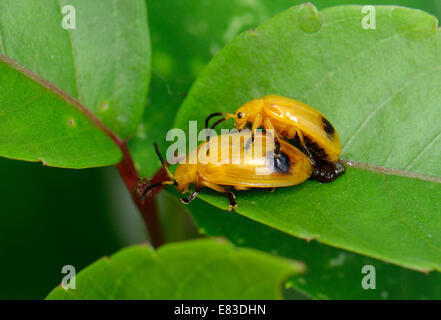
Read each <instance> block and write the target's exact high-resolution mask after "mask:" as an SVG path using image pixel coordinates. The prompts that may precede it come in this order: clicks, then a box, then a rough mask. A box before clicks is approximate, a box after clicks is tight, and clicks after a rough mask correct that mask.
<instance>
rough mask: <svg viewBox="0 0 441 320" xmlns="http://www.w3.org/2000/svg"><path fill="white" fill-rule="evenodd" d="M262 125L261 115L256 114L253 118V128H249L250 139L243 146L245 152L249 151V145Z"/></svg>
mask: <svg viewBox="0 0 441 320" xmlns="http://www.w3.org/2000/svg"><path fill="white" fill-rule="evenodd" d="M262 123H263V119H262V114H261V113H258V114H257V115H256V117H255V118H254V122H253V126H252V127H251V138H250V139H249V140H248V141H247V143H246V144H245V150H249V149H250V147H251V144H252V143H253V142H254V134H255V133H256V131H257V129H258V128H260V127H261V126H262Z"/></svg>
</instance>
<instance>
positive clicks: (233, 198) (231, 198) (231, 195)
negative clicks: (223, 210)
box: [226, 190, 237, 212]
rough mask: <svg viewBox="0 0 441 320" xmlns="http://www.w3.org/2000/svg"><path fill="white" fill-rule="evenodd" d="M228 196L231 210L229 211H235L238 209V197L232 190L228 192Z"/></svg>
mask: <svg viewBox="0 0 441 320" xmlns="http://www.w3.org/2000/svg"><path fill="white" fill-rule="evenodd" d="M226 194H227V196H228V200H229V201H230V208H229V209H228V211H230V212H231V211H233V210H234V209H236V207H237V203H236V196H235V195H234V193H232V192H231V191H230V190H228V191H227V192H226Z"/></svg>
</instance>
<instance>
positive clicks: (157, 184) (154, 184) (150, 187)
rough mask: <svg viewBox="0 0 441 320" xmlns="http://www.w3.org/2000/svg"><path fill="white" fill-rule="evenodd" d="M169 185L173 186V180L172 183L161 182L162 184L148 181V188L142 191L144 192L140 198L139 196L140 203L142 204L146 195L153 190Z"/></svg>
mask: <svg viewBox="0 0 441 320" xmlns="http://www.w3.org/2000/svg"><path fill="white" fill-rule="evenodd" d="M169 184H174V180H173V181H169V180H167V181H163V182H158V183H151V182H150V181H149V184H148V186H147V187H146V188H145V189H144V191H143V192H142V196H141V202H142V203H144V200H145V197H146V196H147V194H149V193H150V192H151V191H152V190H153V189H154V188H156V187H159V186H163V185H169Z"/></svg>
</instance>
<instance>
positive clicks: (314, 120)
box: [205, 95, 345, 182]
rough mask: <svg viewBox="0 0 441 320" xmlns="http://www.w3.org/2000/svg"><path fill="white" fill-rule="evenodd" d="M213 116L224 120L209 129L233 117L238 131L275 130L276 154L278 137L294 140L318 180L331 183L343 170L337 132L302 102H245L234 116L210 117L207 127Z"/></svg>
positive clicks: (278, 99) (273, 98)
mask: <svg viewBox="0 0 441 320" xmlns="http://www.w3.org/2000/svg"><path fill="white" fill-rule="evenodd" d="M215 116H223V118H222V119H220V120H218V121H216V122H215V123H214V124H213V125H212V126H211V128H212V129H214V127H215V126H216V125H217V124H219V123H221V122H223V121H225V120H227V119H229V118H233V119H234V121H235V126H236V128H237V129H239V130H242V129H243V128H244V127H245V126H246V125H249V124H252V127H251V131H252V132H255V131H256V129H258V128H260V127H263V128H265V130H268V129H272V130H274V132H275V134H276V137H275V138H276V149H275V150H276V151H275V152H276V154H277V153H278V143H277V142H278V141H280V138H279V136H281V137H285V138H287V139H294V138H295V139H297V141H298V142H299V143H300V145H301V146H302V148H303V149H304V151H305V153H306V154H307V155H308V157H309V158H310V160H311V161H312V162H313V163H314V165H315V166H316V167H317V169H318V170H319V171H320V175H321V179H319V180H320V181H323V182H329V181H332V180H334V179H335V178H336V177H338V176H339V175H341V174H343V173H344V171H345V169H344V167H343V165H342V164H341V163H340V162H339V156H340V153H341V143H340V137H339V136H338V133H337V131H336V130H335V128H334V126H333V125H332V124H331V122H329V120H328V119H326V117H325V116H324V115H323V114H321V113H320V112H319V111H317V110H316V109H314V108H312V107H311V106H309V105H307V104H305V103H302V102H300V101H296V100H293V99H290V98H286V97H282V96H277V95H269V96H265V97H262V98H258V99H254V100H251V101H249V102H247V103H245V104H244V105H242V106H241V107H239V109H237V111H236V112H235V113H234V114H231V113H219V112H218V113H213V114H211V115H210V116H208V117H207V119H206V121H205V125H206V127H207V128H208V127H209V120H210V119H211V118H213V117H215ZM251 142H252V140H251Z"/></svg>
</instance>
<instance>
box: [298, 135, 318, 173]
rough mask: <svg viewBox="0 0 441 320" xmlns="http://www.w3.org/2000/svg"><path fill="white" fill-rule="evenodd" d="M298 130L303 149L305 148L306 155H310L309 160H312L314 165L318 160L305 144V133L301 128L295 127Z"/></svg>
mask: <svg viewBox="0 0 441 320" xmlns="http://www.w3.org/2000/svg"><path fill="white" fill-rule="evenodd" d="M295 129H296V131H297V136H298V137H299V141H300V145H301V146H302V148H303V150H305V152H306V155H307V156H308V158H309V160H311V162H312V165H314V166H315V165H316V161H315V159H314V156H313V155H312V153H311V151H309V149H308V147H307V146H306V144H305V139H304V138H303V133H302V131H301V130H299V128H297V127H296V128H295Z"/></svg>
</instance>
